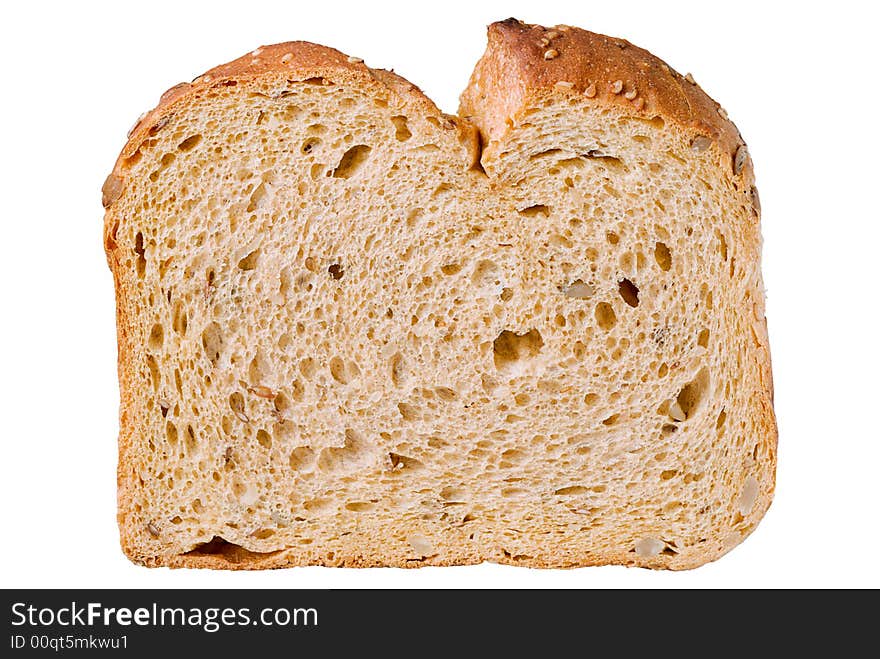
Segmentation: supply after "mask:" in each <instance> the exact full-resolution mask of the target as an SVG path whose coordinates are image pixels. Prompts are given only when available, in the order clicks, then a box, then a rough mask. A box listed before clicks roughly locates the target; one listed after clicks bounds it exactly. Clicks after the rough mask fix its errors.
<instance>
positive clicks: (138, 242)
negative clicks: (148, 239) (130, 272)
mask: <svg viewBox="0 0 880 659" xmlns="http://www.w3.org/2000/svg"><path fill="white" fill-rule="evenodd" d="M134 253H135V257H136V259H137V262H136V264H135V267H136V268H137V276H138V278H140V279H143V278H144V274H145V273H146V272H147V259H146V258H145V256H144V254H145V250H144V234H142V233H141V232H140V231H138V232H137V235H135V237H134Z"/></svg>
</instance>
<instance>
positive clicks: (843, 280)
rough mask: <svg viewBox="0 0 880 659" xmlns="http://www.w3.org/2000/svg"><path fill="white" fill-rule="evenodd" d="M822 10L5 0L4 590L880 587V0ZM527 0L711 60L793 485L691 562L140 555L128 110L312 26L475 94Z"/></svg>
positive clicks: (450, 90) (0, 571)
mask: <svg viewBox="0 0 880 659" xmlns="http://www.w3.org/2000/svg"><path fill="white" fill-rule="evenodd" d="M815 4H816V5H818V4H819V3H815ZM814 6H815V5H814V4H813V3H791V4H789V3H775V2H767V1H762V2H745V1H739V2H736V3H732V4H731V3H713V2H706V1H703V2H692V3H685V2H671V1H670V0H665V1H664V2H657V1H656V0H655V1H652V2H644V3H636V2H626V3H625V2H584V1H582V0H576V1H571V2H549V1H542V2H535V1H534V0H531V1H527V2H519V1H513V0H507V1H504V2H501V1H498V2H486V1H477V0H473V1H472V2H467V3H461V4H457V3H454V2H449V1H445V2H442V3H435V2H421V1H419V0H412V1H411V2H408V3H390V2H387V3H386V2H370V1H369V0H360V1H358V2H353V3H344V2H341V1H340V0H334V1H332V2H308V3H306V2H303V3H298V2H294V1H291V0H287V1H284V2H276V3H271V2H259V1H257V0H246V1H242V0H239V1H238V2H220V1H218V0H215V1H214V2H210V3H204V4H196V3H188V2H182V1H180V0H178V1H175V2H163V1H158V0H152V1H151V2H137V3H134V2H132V3H128V2H112V3H102V4H100V5H99V4H97V3H94V4H90V3H84V2H70V3H61V2H59V3H58V4H42V3H38V2H17V3H6V4H5V5H4V9H3V12H4V16H3V19H2V25H0V51H2V52H0V55H2V58H0V62H2V63H3V72H2V80H0V90H2V91H0V94H2V96H0V114H2V123H0V131H2V132H0V140H2V142H0V143H2V152H0V170H2V172H0V173H2V176H0V185H2V193H3V194H2V204H0V215H2V219H0V227H2V228H0V232H2V233H0V236H2V238H0V250H2V256H0V269H2V272H0V286H2V298H0V302H2V304H0V309H2V312H0V313H2V320H0V336H2V341H0V346H2V359H0V388H2V392H0V393H2V396H0V401H2V408H0V411H2V418H0V438H2V450H0V505H2V516H0V529H2V530H0V534H2V542H0V587H34V588H35V587H51V586H70V587H76V586H95V587H99V586H100V587H120V588H143V587H175V586H184V587H191V586H193V587H194V586H202V587H312V588H315V587H317V588H324V587H346V586H348V587H385V586H395V587H435V586H439V587H443V586H486V587H490V586H491V587H508V586H520V587H538V586H541V587H568V586H579V587H742V586H772V587H777V586H780V587H781V586H785V587H799V586H854V587H858V586H872V587H878V586H880V570H878V562H880V561H878V558H877V552H878V550H880V531H878V527H880V519H878V503H880V495H878V480H880V474H878V470H880V432H878V426H877V423H876V420H875V419H876V414H877V409H878V407H880V400H878V394H880V387H878V376H880V360H878V349H877V345H878V341H877V338H878V336H877V335H878V329H877V325H876V322H875V320H876V317H877V306H878V288H877V286H878V282H877V278H876V273H877V272H878V267H877V262H878V260H880V230H878V226H880V211H878V203H877V194H878V193H877V188H878V185H880V182H878V173H880V140H878V131H877V129H876V119H875V117H876V114H877V112H878V109H880V105H878V100H880V99H878V91H877V87H878V85H877V70H876V65H877V64H878V54H877V43H876V40H875V35H874V34H873V27H875V26H876V22H875V21H874V20H871V19H869V17H868V16H867V15H866V13H865V12H867V11H869V10H868V9H863V8H862V7H867V6H870V3H860V2H858V3H857V2H853V3H848V2H842V1H839V2H835V3H822V4H821V6H822V7H825V9H822V10H819V9H816V8H813V7H814ZM715 7H717V9H716V8H715ZM510 15H514V16H517V17H519V18H522V19H524V20H527V21H529V22H537V23H543V24H545V25H552V24H555V23H569V24H572V25H578V26H581V27H585V28H588V29H591V30H593V31H597V32H604V33H606V34H610V35H614V36H622V37H625V38H627V39H629V40H630V41H632V42H634V43H636V44H638V45H641V46H643V47H646V48H648V49H649V50H651V51H652V52H654V53H655V54H657V55H659V56H660V57H662V58H663V59H665V60H666V61H667V62H669V63H670V64H671V65H672V66H673V67H674V68H676V69H677V70H679V71H681V72H682V73H684V72H687V71H691V72H693V74H694V76H695V77H696V79H697V81H698V82H700V83H701V84H702V86H703V87H704V88H705V89H706V90H707V91H708V92H709V93H710V94H711V95H712V96H713V97H715V98H716V99H718V100H719V101H720V102H721V103H722V105H724V106H725V107H726V109H727V110H728V112H729V114H730V116H731V117H732V118H733V120H734V121H735V122H736V123H737V125H738V126H739V128H740V130H741V131H742V133H743V135H744V136H745V138H746V140H747V142H748V143H749V148H750V151H751V153H752V156H753V158H754V162H755V165H756V171H757V176H758V185H759V188H760V191H761V199H762V204H763V211H764V220H763V222H764V225H763V231H764V237H765V244H764V273H765V284H766V286H767V293H768V303H767V315H768V318H769V327H770V338H771V348H772V354H773V370H774V376H775V381H776V411H777V414H778V419H779V471H778V486H777V494H776V500H775V503H774V504H773V506H772V507H771V509H770V511H769V513H768V514H767V516H766V518H765V519H764V521H763V522H762V523H761V525H760V526H759V527H758V529H757V530H756V531H755V533H754V534H753V535H752V536H751V537H750V538H749V539H748V540H746V542H745V543H744V544H743V545H741V546H740V547H739V548H737V549H736V550H734V551H733V552H732V553H731V554H729V555H728V556H726V557H724V558H723V559H721V560H720V561H718V562H716V563H714V564H710V565H707V566H705V567H702V568H700V569H698V570H695V571H692V572H688V573H653V572H649V571H645V570H638V569H625V568H619V567H609V568H587V569H581V570H573V571H546V570H545V571H540V570H529V569H525V568H512V567H502V566H495V565H481V566H472V567H463V568H424V569H422V570H395V569H374V570H352V569H329V568H298V569H290V570H284V571H272V572H262V573H259V572H255V573H225V572H210V571H195V570H188V571H181V570H176V571H171V570H166V569H161V570H148V569H146V568H142V567H137V566H135V565H133V564H131V563H129V562H128V560H127V559H126V558H125V557H124V556H123V554H122V553H121V551H120V550H119V545H118V537H117V529H116V521H115V514H116V510H115V506H116V499H115V468H116V433H117V429H118V426H117V405H118V390H117V382H116V337H115V326H114V323H115V316H114V298H113V286H112V280H111V276H110V272H109V270H108V269H107V266H106V263H105V260H104V253H103V248H102V240H101V225H102V216H103V210H102V208H101V204H100V197H101V195H100V187H101V184H102V183H103V181H104V177H105V176H106V175H107V173H108V172H109V171H110V168H111V166H112V165H113V162H114V160H115V158H116V155H117V153H118V151H119V149H120V148H121V147H122V145H123V142H124V138H125V132H126V130H127V129H128V128H129V126H130V125H131V124H132V123H133V121H134V120H135V118H136V117H137V116H138V115H139V114H140V113H141V112H142V111H143V110H145V109H147V108H148V107H152V106H153V105H154V104H155V103H156V101H157V99H158V97H159V94H160V93H161V92H162V91H164V90H165V89H166V88H168V87H170V86H171V85H173V84H174V83H177V82H179V81H181V80H189V79H191V78H193V77H194V76H195V75H197V74H199V73H201V72H203V71H204V70H206V69H208V68H210V67H211V66H213V65H215V64H219V63H221V62H224V61H227V60H230V59H232V58H234V57H237V56H239V55H241V54H243V53H245V52H247V51H250V50H252V49H253V48H255V47H257V46H259V45H262V44H267V43H274V42H278V41H287V40H293V39H306V40H310V41H316V42H319V43H324V44H327V45H331V46H335V47H337V48H339V49H341V50H343V51H345V52H347V53H349V54H353V55H357V56H360V57H363V58H365V59H366V61H367V63H368V64H370V65H371V66H374V67H384V68H392V67H393V68H395V69H396V70H397V72H399V73H401V74H402V75H404V76H405V77H407V78H409V79H411V80H412V81H414V82H416V83H417V84H418V85H420V86H421V87H422V88H423V89H424V90H425V91H426V93H427V94H428V95H429V96H431V97H432V98H433V99H434V100H435V101H436V102H437V103H438V104H439V105H440V107H441V108H442V109H443V110H445V111H447V112H454V111H455V109H456V107H457V96H458V94H459V92H460V91H461V90H462V89H463V88H464V85H465V84H466V82H467V78H468V76H469V74H470V71H471V68H472V67H473V64H474V62H475V61H476V60H477V58H478V57H479V55H480V54H481V52H482V50H483V47H484V45H485V26H486V24H488V23H489V22H491V21H493V20H498V19H503V18H506V17H508V16H510Z"/></svg>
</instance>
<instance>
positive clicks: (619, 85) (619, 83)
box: [609, 80, 623, 94]
mask: <svg viewBox="0 0 880 659" xmlns="http://www.w3.org/2000/svg"><path fill="white" fill-rule="evenodd" d="M609 89H611V93H612V94H619V93H620V92H622V91H623V80H615V81H614V82H612V83H611V85H610V87H609Z"/></svg>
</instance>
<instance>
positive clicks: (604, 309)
mask: <svg viewBox="0 0 880 659" xmlns="http://www.w3.org/2000/svg"><path fill="white" fill-rule="evenodd" d="M594 315H595V316H596V323H597V324H598V325H599V327H600V328H601V329H603V330H605V331H606V332H608V331H610V330H611V329H612V328H613V327H614V326H615V325H616V324H617V314H615V313H614V307H612V306H611V305H610V304H608V303H607V302H600V303H599V304H597V305H596V310H595V312H594Z"/></svg>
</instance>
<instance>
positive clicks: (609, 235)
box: [605, 231, 620, 245]
mask: <svg viewBox="0 0 880 659" xmlns="http://www.w3.org/2000/svg"><path fill="white" fill-rule="evenodd" d="M605 240H607V241H608V244H609V245H616V244H617V243H619V242H620V236H618V235H617V234H616V233H614V232H613V231H606V232H605Z"/></svg>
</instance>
